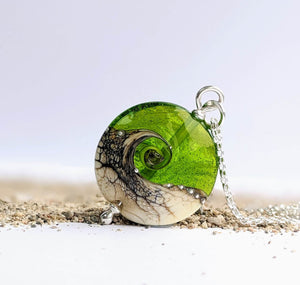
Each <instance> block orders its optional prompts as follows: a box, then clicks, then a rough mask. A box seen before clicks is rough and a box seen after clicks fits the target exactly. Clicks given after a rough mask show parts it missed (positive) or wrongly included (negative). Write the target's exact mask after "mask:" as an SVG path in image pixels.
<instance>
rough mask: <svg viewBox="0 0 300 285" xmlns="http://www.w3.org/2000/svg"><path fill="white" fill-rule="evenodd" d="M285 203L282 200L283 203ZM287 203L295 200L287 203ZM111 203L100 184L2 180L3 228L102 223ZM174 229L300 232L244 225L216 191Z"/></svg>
mask: <svg viewBox="0 0 300 285" xmlns="http://www.w3.org/2000/svg"><path fill="white" fill-rule="evenodd" d="M236 200H237V203H238V205H239V206H240V207H242V208H243V207H263V206H267V205H268V204H270V203H273V204H274V203H276V202H278V201H274V200H273V201H271V200H270V198H267V197H265V198H263V197H259V199H258V197H253V196H251V195H248V196H237V197H236ZM280 202H282V201H280ZM284 202H286V203H288V202H293V201H288V200H287V201H284ZM107 207H108V203H107V202H106V201H105V199H104V198H103V197H102V195H101V193H100V191H99V190H98V188H97V185H96V184H94V183H91V184H67V183H45V182H32V181H24V180H18V181H17V180H0V225H2V226H5V225H8V224H10V225H13V226H19V225H28V226H29V227H36V226H37V225H42V224H51V225H53V224H55V223H61V222H79V223H87V224H99V223H100V219H99V217H100V214H101V212H102V211H103V210H104V209H107ZM113 223H114V224H117V225H126V224H133V223H131V222H130V221H128V220H126V219H125V218H123V217H122V216H116V217H115V218H114V221H113ZM174 226H179V227H181V228H183V227H186V228H204V229H206V228H224V229H233V230H236V231H241V230H249V231H257V230H261V229H262V230H264V231H271V232H279V231H280V230H281V229H282V228H283V229H284V230H289V231H295V230H298V228H296V227H292V226H285V227H282V226H279V225H275V226H265V227H264V226H260V227H247V226H241V225H240V224H239V223H238V222H237V221H236V219H235V218H234V216H233V215H232V214H231V212H230V211H229V209H228V208H227V207H226V202H225V199H224V196H223V193H222V192H221V191H217V190H214V192H213V194H212V195H211V197H210V198H209V200H208V202H207V204H206V205H205V207H204V211H203V212H202V213H200V212H197V213H196V214H194V215H193V216H191V217H189V218H187V219H186V220H185V221H181V222H179V223H177V224H176V225H174Z"/></svg>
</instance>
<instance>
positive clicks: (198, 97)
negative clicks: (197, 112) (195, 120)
mask: <svg viewBox="0 0 300 285" xmlns="http://www.w3.org/2000/svg"><path fill="white" fill-rule="evenodd" d="M207 92H214V93H216V94H217V95H218V97H219V99H218V102H219V104H222V103H223V102H224V95H223V92H222V91H221V90H220V89H219V88H218V87H215V86H204V87H202V88H201V89H200V90H199V91H198V93H197V95H196V106H197V109H202V106H203V105H202V103H201V98H202V96H203V94H204V93H207ZM210 101H212V100H210Z"/></svg>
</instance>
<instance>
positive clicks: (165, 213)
mask: <svg viewBox="0 0 300 285" xmlns="http://www.w3.org/2000/svg"><path fill="white" fill-rule="evenodd" d="M218 166H219V162H218V157H217V153H216V146H215V144H214V142H213V139H212V137H211V135H210V133H209V132H208V130H207V127H206V125H205V123H204V122H203V121H201V120H199V119H198V118H196V117H195V116H193V114H192V113H190V112H189V111H187V110H186V109H185V108H183V107H180V106H178V105H175V104H171V103H164V102H149V103H143V104H140V105H137V106H134V107H132V108H130V109H128V110H126V111H124V112H123V113H122V114H120V115H119V116H118V117H117V118H116V119H115V120H114V121H113V122H112V123H111V124H110V125H109V127H108V128H107V129H106V131H105V132H104V134H103V136H102V137H101V139H100V142H99V144H98V146H97V151H96V157H95V173H96V178H97V183H98V185H99V188H100V190H101V192H102V193H103V196H104V197H105V199H107V200H108V201H109V202H110V203H112V204H113V205H115V206H116V207H117V208H118V209H119V211H120V213H121V214H122V215H123V216H124V217H126V218H127V219H129V220H131V221H133V222H136V223H139V224H144V225H169V224H173V223H176V222H178V221H181V220H183V219H185V218H187V217H188V216H190V215H192V214H193V213H194V212H196V211H197V210H198V209H199V208H200V207H201V204H202V203H203V202H204V201H205V200H206V198H207V197H208V196H209V195H210V193H211V191H212V189H213V187H214V184H215V181H216V177H217V172H218Z"/></svg>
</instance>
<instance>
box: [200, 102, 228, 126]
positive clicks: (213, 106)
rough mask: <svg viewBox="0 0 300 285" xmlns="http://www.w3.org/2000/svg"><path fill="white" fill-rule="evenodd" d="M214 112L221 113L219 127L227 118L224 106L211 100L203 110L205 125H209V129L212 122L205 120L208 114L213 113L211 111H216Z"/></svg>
mask: <svg viewBox="0 0 300 285" xmlns="http://www.w3.org/2000/svg"><path fill="white" fill-rule="evenodd" d="M214 110H218V111H219V114H220V119H219V121H217V122H218V123H217V124H218V126H221V125H222V123H223V120H224V117H225V111H224V108H223V106H222V105H221V104H220V103H219V102H218V101H215V100H209V101H207V102H206V103H205V104H204V105H203V106H202V108H201V112H202V114H203V118H204V121H205V123H206V124H207V126H208V127H211V125H212V121H210V122H207V121H206V120H205V117H206V116H205V115H206V113H207V112H211V111H214ZM216 120H217V119H216Z"/></svg>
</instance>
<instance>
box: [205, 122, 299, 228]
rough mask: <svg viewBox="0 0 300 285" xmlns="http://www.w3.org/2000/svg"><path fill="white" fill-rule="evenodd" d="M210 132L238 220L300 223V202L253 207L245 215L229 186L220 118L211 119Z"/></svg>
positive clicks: (228, 195) (242, 221)
mask: <svg viewBox="0 0 300 285" xmlns="http://www.w3.org/2000/svg"><path fill="white" fill-rule="evenodd" d="M210 132H211V135H212V138H213V140H214V143H215V144H216V148H217V155H218V158H219V174H220V180H221V183H222V187H223V191H224V194H225V198H226V201H227V205H228V207H229V209H230V210H231V212H232V213H233V214H234V216H235V217H236V218H237V219H238V221H239V222H240V223H241V224H243V225H266V224H296V225H297V224H298V225H299V224H300V202H299V203H297V204H294V205H279V206H272V205H270V206H268V207H267V208H260V209H256V210H254V209H252V210H249V211H247V214H246V215H243V214H242V213H241V211H240V210H239V209H238V207H237V205H236V203H235V201H234V199H233V195H232V192H231V190H230V188H229V184H228V177H227V173H226V165H225V160H224V151H223V147H222V134H221V127H220V125H219V123H218V120H217V119H215V118H212V119H211V121H210Z"/></svg>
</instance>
